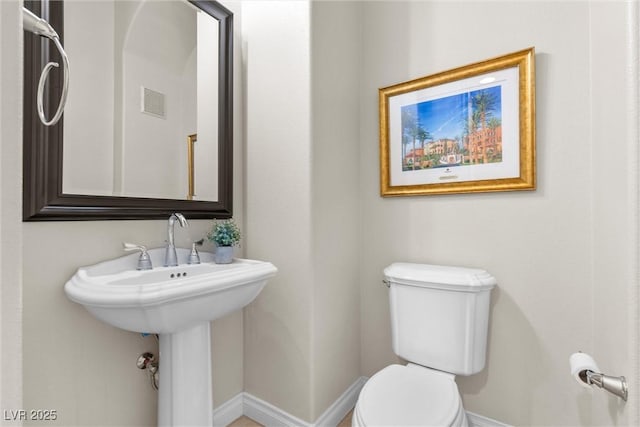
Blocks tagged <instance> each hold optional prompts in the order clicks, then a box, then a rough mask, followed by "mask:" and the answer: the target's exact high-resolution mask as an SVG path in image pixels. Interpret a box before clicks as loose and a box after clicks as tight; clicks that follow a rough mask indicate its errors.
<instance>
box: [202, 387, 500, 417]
mask: <svg viewBox="0 0 640 427" xmlns="http://www.w3.org/2000/svg"><path fill="white" fill-rule="evenodd" d="M367 379H368V378H367V377H360V378H358V379H357V380H356V381H355V382H354V383H353V384H351V386H349V388H348V389H347V390H346V391H345V392H344V393H342V395H341V396H340V397H339V398H338V399H337V400H336V401H335V402H334V403H333V404H332V405H331V406H330V407H329V408H327V410H326V411H324V412H323V413H322V415H320V417H318V419H317V420H316V422H315V423H308V422H306V421H303V420H301V419H300V418H298V417H296V416H294V415H291V414H289V413H287V412H285V411H283V410H282V409H280V408H278V407H276V406H274V405H272V404H270V403H269V402H265V401H264V400H262V399H259V398H257V397H255V396H253V395H251V394H249V393H247V392H242V393H239V394H237V395H235V396H234V397H233V398H231V399H229V400H227V401H226V402H225V403H223V404H222V405H220V406H218V407H217V408H216V409H215V410H214V411H213V425H214V426H215V427H226V426H228V425H229V424H231V423H232V422H233V421H235V420H236V419H238V418H240V417H241V416H243V415H245V416H247V417H249V418H251V419H252V420H254V421H256V422H258V423H260V424H262V425H265V426H269V427H335V426H336V425H338V423H340V421H342V419H343V418H344V417H345V416H346V415H347V414H348V413H349V411H351V410H352V409H353V408H354V407H355V405H356V401H357V400H358V395H359V394H360V390H361V389H362V387H363V386H364V384H365V383H366V382H367ZM467 417H468V419H469V424H470V425H471V427H511V426H509V425H508V424H504V423H501V422H499V421H496V420H492V419H491V418H487V417H483V416H482V415H478V414H474V413H473V412H468V411H467Z"/></svg>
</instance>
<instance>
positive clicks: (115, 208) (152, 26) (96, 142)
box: [24, 0, 233, 221]
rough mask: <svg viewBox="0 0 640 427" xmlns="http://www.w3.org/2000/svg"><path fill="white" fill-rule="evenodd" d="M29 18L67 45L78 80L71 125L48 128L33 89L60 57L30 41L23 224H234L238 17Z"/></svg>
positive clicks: (163, 6)
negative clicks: (176, 214) (177, 215)
mask: <svg viewBox="0 0 640 427" xmlns="http://www.w3.org/2000/svg"><path fill="white" fill-rule="evenodd" d="M25 6H26V7H27V8H29V9H31V10H33V11H34V12H35V13H36V14H37V15H38V16H41V17H43V18H45V19H47V20H48V21H49V22H50V23H51V24H52V26H53V27H54V28H56V30H57V31H58V33H59V34H60V35H61V37H62V40H63V45H64V46H65V49H66V51H67V54H68V55H69V58H70V69H71V73H70V91H69V98H68V102H67V107H66V110H65V113H64V115H63V120H61V121H60V123H59V124H58V125H56V126H53V127H50V128H47V127H44V126H43V125H41V124H40V122H39V121H38V118H37V113H36V112H35V101H34V99H35V97H34V95H35V88H34V87H35V86H37V78H38V76H39V70H40V69H41V66H42V63H46V61H48V60H49V58H51V59H52V60H56V58H55V56H56V54H57V53H56V52H55V50H54V49H49V46H48V45H47V42H46V41H43V40H40V39H39V38H36V37H35V36H32V35H30V34H27V33H25V90H24V92H25V98H24V99H25V112H24V113H25V114H24V116H25V127H24V129H25V133H24V152H25V164H24V172H25V184H24V202H25V203H24V220H27V221H29V220H56V219H80V220H82V219H144V218H165V217H167V214H168V213H171V212H173V211H181V212H182V213H183V214H185V215H186V216H187V217H191V218H211V217H218V218H226V217H230V216H231V204H232V161H233V159H232V151H233V150H232V34H233V32H232V14H231V13H230V12H229V11H228V10H227V9H225V8H224V7H223V6H222V5H220V4H219V3H217V2H214V1H191V2H186V1H182V0H173V1H161V2H158V1H152V0H147V1H145V0H137V1H87V0H85V1H71V2H62V1H53V2H46V1H42V2H40V1H32V2H25ZM97 18H99V19H97ZM63 29H64V31H63ZM60 77H61V76H60V75H59V74H53V73H52V77H51V79H52V82H53V84H49V85H48V88H47V93H48V95H49V99H50V100H55V99H57V94H58V91H59V82H58V81H57V80H56V79H60ZM34 79H35V80H34ZM34 82H35V83H34ZM34 84H35V86H34ZM51 104H52V105H49V106H48V107H49V111H50V110H51V108H55V107H56V106H55V105H54V104H55V101H52V102H51ZM46 110H47V109H46V108H45V111H46ZM196 134H197V141H198V142H197V143H194V142H195V138H194V137H193V135H196Z"/></svg>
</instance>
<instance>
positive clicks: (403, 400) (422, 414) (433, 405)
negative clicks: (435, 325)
mask: <svg viewBox="0 0 640 427" xmlns="http://www.w3.org/2000/svg"><path fill="white" fill-rule="evenodd" d="M353 421H354V423H353V424H354V425H359V426H385V425H393V426H418V425H419V426H453V425H456V426H461V425H467V419H466V414H465V412H464V409H463V407H462V402H461V399H460V394H459V392H458V387H457V385H456V383H455V381H454V376H453V375H451V374H447V373H444V372H439V371H434V370H431V369H428V368H425V367H422V366H417V365H411V364H410V365H408V366H402V365H390V366H387V367H386V368H384V369H382V370H381V371H379V372H378V373H376V374H375V375H373V376H372V377H371V378H370V379H369V381H367V383H366V384H365V385H364V387H363V388H362V391H361V392H360V396H359V398H358V403H357V405H356V408H355V411H354V420H353Z"/></svg>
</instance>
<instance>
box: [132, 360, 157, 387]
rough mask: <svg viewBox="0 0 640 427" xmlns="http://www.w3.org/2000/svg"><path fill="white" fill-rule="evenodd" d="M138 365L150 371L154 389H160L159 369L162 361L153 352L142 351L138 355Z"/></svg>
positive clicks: (139, 367)
mask: <svg viewBox="0 0 640 427" xmlns="http://www.w3.org/2000/svg"><path fill="white" fill-rule="evenodd" d="M136 366H137V367H138V369H143V370H146V371H147V372H148V373H149V379H150V380H151V387H152V388H153V389H154V390H158V369H160V362H158V360H157V359H156V356H155V355H154V354H153V353H148V352H147V353H142V354H141V355H140V356H138V360H137V361H136Z"/></svg>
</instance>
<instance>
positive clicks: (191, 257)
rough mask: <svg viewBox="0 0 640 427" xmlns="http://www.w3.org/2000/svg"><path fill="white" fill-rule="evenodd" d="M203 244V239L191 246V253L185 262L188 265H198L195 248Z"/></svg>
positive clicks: (198, 256)
mask: <svg viewBox="0 0 640 427" xmlns="http://www.w3.org/2000/svg"><path fill="white" fill-rule="evenodd" d="M203 243H204V239H200V240H197V241H195V242H193V243H192V244H191V253H190V254H189V259H188V261H187V262H188V263H189V264H200V255H199V254H198V250H197V249H196V246H202V244H203Z"/></svg>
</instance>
